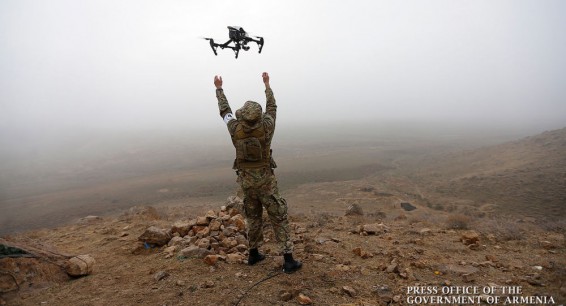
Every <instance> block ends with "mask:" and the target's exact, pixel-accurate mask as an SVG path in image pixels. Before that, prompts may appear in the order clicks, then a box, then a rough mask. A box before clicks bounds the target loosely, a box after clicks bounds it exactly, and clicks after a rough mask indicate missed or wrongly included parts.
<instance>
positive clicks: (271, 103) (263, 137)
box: [216, 88, 293, 254]
mask: <svg viewBox="0 0 566 306" xmlns="http://www.w3.org/2000/svg"><path fill="white" fill-rule="evenodd" d="M265 96H266V98H267V103H266V110H265V113H262V109H261V105H259V104H258V103H256V102H253V101H247V102H246V103H245V104H244V106H243V107H242V108H241V109H239V110H237V111H236V118H234V117H233V115H232V110H231V109H230V105H229V104H228V100H227V99H226V96H225V95H224V91H223V90H222V89H217V90H216V98H217V99H218V108H219V109H220V116H221V117H222V118H223V119H224V122H225V123H226V124H227V126H228V131H229V132H230V136H231V138H232V143H233V144H234V147H235V148H236V160H234V166H233V169H235V170H236V173H237V174H238V179H237V181H238V183H239V184H240V186H241V187H242V190H243V192H244V214H245V216H246V221H247V223H248V239H249V242H250V248H251V249H254V248H258V247H260V246H261V244H262V243H263V220H262V215H263V207H265V209H266V210H267V214H268V215H269V219H270V221H271V224H272V225H273V230H274V233H275V238H276V239H277V241H278V242H279V245H280V248H281V251H282V252H283V253H286V254H289V253H292V252H293V243H292V241H291V239H290V235H289V221H288V218H287V202H286V201H285V199H283V198H282V197H281V195H280V194H279V189H278V188H277V179H276V178H275V174H274V172H273V169H274V168H276V167H277V166H276V164H275V162H274V161H273V158H271V149H270V147H271V139H272V138H273V132H274V131H275V118H276V111H277V105H276V104H275V97H274V96H273V91H272V90H271V89H270V88H268V89H266V90H265ZM254 134H255V135H259V136H258V138H259V140H254V141H255V142H254V141H248V142H246V141H247V139H243V138H247V137H251V136H250V135H254ZM253 139H255V138H253ZM242 142H246V144H247V145H248V146H247V147H246V148H248V151H250V152H245V151H246V150H243V149H242V148H241V147H242ZM246 154H248V155H250V156H252V157H250V158H247V157H246V156H245V155H246ZM253 156H256V158H253Z"/></svg>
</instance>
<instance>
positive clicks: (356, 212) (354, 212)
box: [346, 203, 364, 216]
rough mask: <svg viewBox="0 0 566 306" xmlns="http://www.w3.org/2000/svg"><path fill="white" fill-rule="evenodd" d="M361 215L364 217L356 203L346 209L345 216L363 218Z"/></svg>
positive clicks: (362, 211)
mask: <svg viewBox="0 0 566 306" xmlns="http://www.w3.org/2000/svg"><path fill="white" fill-rule="evenodd" d="M363 215H364V210H363V209H362V207H361V206H360V205H359V204H357V203H354V204H352V205H350V206H348V208H347V209H346V216H363Z"/></svg>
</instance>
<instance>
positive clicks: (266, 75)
mask: <svg viewBox="0 0 566 306" xmlns="http://www.w3.org/2000/svg"><path fill="white" fill-rule="evenodd" d="M261 78H262V79H263V84H265V88H269V74H268V73H267V72H264V73H262V74H261Z"/></svg>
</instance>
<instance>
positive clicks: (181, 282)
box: [175, 280, 185, 287]
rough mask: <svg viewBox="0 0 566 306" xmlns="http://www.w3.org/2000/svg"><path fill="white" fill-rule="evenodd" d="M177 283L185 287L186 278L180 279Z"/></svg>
mask: <svg viewBox="0 0 566 306" xmlns="http://www.w3.org/2000/svg"><path fill="white" fill-rule="evenodd" d="M175 285H177V286H179V287H183V286H184V285H185V281H184V280H178V281H177V282H176V283H175Z"/></svg>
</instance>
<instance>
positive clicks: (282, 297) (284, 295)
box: [279, 291, 293, 302]
mask: <svg viewBox="0 0 566 306" xmlns="http://www.w3.org/2000/svg"><path fill="white" fill-rule="evenodd" d="M292 298H293V294H292V293H291V292H289V291H282V292H280V293H279V299H280V300H281V301H283V302H287V301H290V300H291V299H292Z"/></svg>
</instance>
